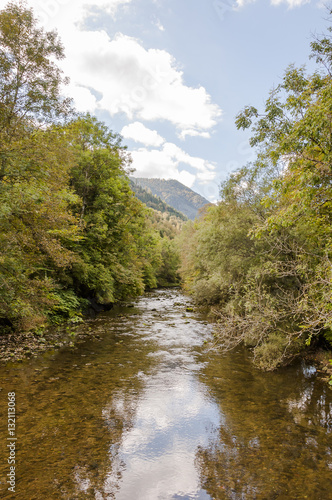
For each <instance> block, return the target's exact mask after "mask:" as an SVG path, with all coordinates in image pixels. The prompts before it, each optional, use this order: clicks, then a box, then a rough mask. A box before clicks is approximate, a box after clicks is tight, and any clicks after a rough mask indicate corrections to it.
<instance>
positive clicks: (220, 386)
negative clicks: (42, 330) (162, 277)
mask: <svg viewBox="0 0 332 500" xmlns="http://www.w3.org/2000/svg"><path fill="white" fill-rule="evenodd" d="M188 305H190V299H189V298H188V297H186V296H184V295H183V294H182V293H181V291H180V290H177V289H164V290H157V291H153V292H151V293H148V294H146V295H144V296H143V297H141V298H139V299H137V300H136V301H133V302H132V303H130V304H129V303H128V304H127V306H123V307H121V308H120V307H117V308H115V309H113V310H112V311H109V312H105V313H102V314H101V315H99V316H98V317H97V318H96V319H91V320H88V321H87V322H85V323H84V324H82V325H80V326H79V327H78V328H77V329H76V331H75V334H76V335H77V336H78V338H79V339H80V340H78V341H77V342H76V343H74V344H72V345H67V346H65V347H62V348H61V349H58V350H53V351H49V352H47V353H46V354H44V355H42V356H39V357H38V358H34V359H30V360H27V361H24V362H23V363H10V364H7V366H2V367H1V368H0V386H1V392H0V398H1V422H0V436H2V438H1V445H0V446H1V448H0V450H1V457H2V458H1V463H0V481H1V484H0V497H1V498H3V499H7V498H8V499H10V498H13V499H14V498H15V499H17V500H53V499H56V500H62V499H68V500H73V499H96V500H104V499H116V500H169V499H174V500H175V499H183V500H189V499H190V500H191V499H192V500H194V499H197V500H211V499H234V500H240V499H241V500H242V499H244V500H253V499H259V500H263V499H265V500H273V499H279V500H289V499H291V500H292V499H301V500H303V499H309V500H329V499H332V439H331V437H332V436H331V430H332V420H331V416H332V391H331V390H329V389H328V387H327V386H326V385H324V384H323V383H322V382H321V381H320V380H319V379H318V378H317V377H316V375H315V369H314V368H313V367H311V366H309V365H305V364H304V363H303V362H301V363H300V362H299V363H297V364H295V365H293V366H290V367H287V368H284V369H282V370H279V371H277V372H273V373H262V372H260V371H258V370H256V369H254V368H253V366H252V364H251V362H250V359H249V354H248V351H246V350H244V349H242V348H238V349H237V350H236V351H233V352H230V353H227V354H224V355H222V354H221V353H219V352H217V351H215V350H214V349H211V340H213V338H212V335H211V325H210V324H209V323H208V321H207V320H206V318H205V317H204V316H203V315H201V314H200V313H199V312H195V311H193V312H187V311H186V307H187V306H188ZM85 333H89V335H86V337H83V336H84V334H85ZM91 333H92V334H93V336H91V335H90V334H91ZM9 392H15V398H16V399H15V403H16V429H15V436H16V437H17V440H15V483H16V484H15V493H12V492H10V491H8V486H9V484H8V483H7V479H8V476H7V474H8V473H9V464H8V461H7V458H8V453H9V449H10V448H9V447H7V444H8V442H9V443H11V441H10V440H8V439H7V437H8V429H7V404H8V403H7V402H8V396H7V395H8V393H9Z"/></svg>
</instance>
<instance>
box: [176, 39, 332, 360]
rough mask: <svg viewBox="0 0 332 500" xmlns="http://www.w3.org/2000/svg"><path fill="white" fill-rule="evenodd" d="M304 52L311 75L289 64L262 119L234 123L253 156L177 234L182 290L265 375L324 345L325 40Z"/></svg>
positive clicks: (331, 211) (330, 306)
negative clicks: (247, 132) (247, 134)
mask: <svg viewBox="0 0 332 500" xmlns="http://www.w3.org/2000/svg"><path fill="white" fill-rule="evenodd" d="M311 45H312V57H313V58H314V59H315V60H316V62H317V71H316V72H315V73H314V74H312V75H308V74H306V71H305V69H304V68H300V69H297V68H295V67H293V66H290V67H289V68H288V69H287V71H286V72H285V75H284V78H283V80H282V82H281V83H280V85H278V87H277V88H275V89H274V90H273V91H272V92H271V93H270V95H269V97H268V99H267V101H266V104H265V109H264V110H263V111H262V112H259V111H258V110H257V109H256V108H254V107H246V108H245V109H244V110H243V111H242V112H241V113H240V114H239V115H238V116H237V118H236V124H237V127H238V128H239V129H240V128H242V129H246V128H251V130H252V132H253V135H252V138H251V141H250V142H251V146H252V147H255V148H256V151H257V159H256V161H255V162H253V163H251V164H249V165H246V166H244V167H243V168H241V169H240V170H239V171H237V172H235V173H233V174H231V175H230V177H229V179H228V180H227V181H226V182H224V184H223V185H222V188H221V201H220V203H219V204H218V206H212V207H210V208H208V209H207V211H206V214H205V215H204V216H203V217H202V218H201V219H200V220H199V221H198V222H195V223H191V224H187V225H186V226H185V228H184V229H183V231H182V234H181V236H180V247H181V254H182V276H183V278H184V280H185V285H186V287H187V289H188V290H189V291H190V292H191V293H193V294H194V296H195V298H196V300H197V302H198V303H200V304H209V305H212V306H213V312H214V315H215V317H216V318H217V319H218V327H217V340H218V342H219V345H221V346H223V347H224V348H225V349H227V348H231V347H234V346H236V345H237V344H238V343H240V342H244V343H245V344H246V345H248V346H250V347H252V348H253V352H254V355H255V361H256V364H257V365H258V366H260V367H262V368H264V369H274V368H275V367H277V366H279V365H282V364H284V363H287V362H289V361H290V360H292V359H293V358H294V357H296V356H298V355H299V354H300V353H302V352H303V351H304V350H305V349H307V348H311V347H312V346H315V345H316V346H317V344H320V345H321V346H325V347H327V348H328V347H329V348H331V346H332V134H331V124H332V78H331V75H332V41H331V36H330V33H329V34H328V35H327V36H325V37H322V38H321V39H317V40H315V41H314V42H313V43H312V44H311Z"/></svg>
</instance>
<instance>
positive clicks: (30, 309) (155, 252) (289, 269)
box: [0, 3, 332, 369]
mask: <svg viewBox="0 0 332 500" xmlns="http://www.w3.org/2000/svg"><path fill="white" fill-rule="evenodd" d="M312 49H313V57H314V58H316V61H317V64H318V69H317V72H315V73H314V74H313V75H306V73H305V70H304V69H303V68H300V69H296V68H294V67H290V68H288V70H287V71H286V74H285V76H284V79H283V81H282V83H281V84H280V85H279V86H278V87H277V88H276V89H275V90H273V92H272V93H271V95H270V97H269V98H268V100H267V101H266V109H265V111H264V113H263V114H262V115H260V114H259V113H258V110H257V109H256V108H253V107H247V108H245V109H244V110H243V112H242V113H240V114H239V115H238V117H237V126H238V128H248V127H252V130H253V137H252V139H251V144H252V146H253V147H257V150H258V154H257V160H256V161H255V162H254V163H253V164H250V165H247V166H245V167H243V168H242V169H241V170H239V171H238V172H236V173H234V174H232V175H231V176H230V178H229V179H228V180H227V181H226V182H225V183H224V184H223V185H222V188H221V201H220V203H218V205H216V206H213V205H210V206H208V207H206V209H205V212H204V213H203V214H202V215H201V217H200V219H199V220H196V221H194V222H192V221H188V222H184V221H183V220H181V218H177V216H176V213H174V214H173V215H171V214H170V213H169V214H168V215H165V213H161V212H160V211H156V210H152V209H149V208H147V206H146V205H145V204H144V203H142V202H141V201H140V200H139V199H138V197H137V196H135V194H134V193H133V191H132V189H131V184H130V180H129V175H130V174H131V173H132V169H131V159H130V155H129V154H128V153H127V152H126V148H125V146H123V145H122V143H121V137H120V136H119V135H118V134H116V133H113V132H112V131H110V130H109V129H108V128H107V127H106V126H105V125H104V124H103V123H101V122H99V121H98V120H97V119H96V118H95V117H93V116H91V115H89V114H78V113H76V112H75V110H74V109H73V108H72V103H71V101H70V99H65V98H63V97H62V95H61V91H60V90H61V87H62V85H63V84H65V83H66V79H65V78H64V76H63V74H62V72H61V71H60V69H59V68H58V66H57V64H56V60H60V59H62V58H63V57H64V52H63V47H62V45H61V42H60V41H59V39H58V37H57V34H56V33H54V32H45V31H44V30H43V29H41V28H39V27H38V24H37V21H36V19H35V17H34V14H33V11H32V10H31V9H28V8H26V6H25V4H24V3H19V4H15V3H9V4H8V6H7V7H6V8H5V9H3V10H2V11H1V12H0V75H1V80H0V243H1V244H0V249H1V250H0V283H1V286H0V326H1V331H2V333H5V334H6V333H12V332H16V334H17V333H18V332H19V333H22V332H30V334H31V335H42V334H43V332H44V329H45V327H46V326H48V325H52V324H59V323H62V322H64V321H66V320H70V321H71V322H77V321H80V318H81V312H82V311H83V310H84V309H86V308H87V307H88V306H89V304H95V305H97V306H98V307H101V308H102V307H105V308H107V307H109V306H110V305H111V304H113V303H115V302H119V301H121V300H124V299H126V298H128V297H134V296H137V295H140V294H142V293H143V292H144V290H145V289H147V288H155V287H157V286H159V285H165V284H169V283H173V284H174V283H178V282H179V274H178V269H179V265H180V256H181V269H180V272H181V276H182V280H183V284H184V286H185V288H186V289H187V290H188V291H189V292H190V293H192V294H193V296H194V297H195V299H196V302H197V303H198V304H201V305H209V306H211V307H212V310H213V313H214V315H215V317H216V318H217V319H218V323H217V333H216V342H217V343H219V345H220V346H222V347H223V348H226V349H227V348H231V347H234V346H235V345H237V344H239V343H245V344H246V345H248V346H250V347H252V348H253V352H254V359H255V362H256V364H257V365H258V366H259V367H261V368H263V369H274V368H276V367H278V366H280V365H282V364H285V363H287V362H289V361H290V360H292V359H294V357H296V356H298V355H299V354H301V353H302V352H303V351H305V350H306V349H308V347H310V348H311V347H312V346H315V345H317V344H319V343H320V344H321V345H323V344H324V346H325V347H327V348H330V347H331V342H332V333H331V328H332V317H331V309H332V306H331V278H332V276H331V251H332V232H331V215H332V213H331V208H332V188H331V164H332V162H331V160H332V153H331V150H332V136H331V116H332V80H331V70H332V43H331V39H330V37H329V36H327V37H325V38H321V39H319V40H316V41H315V42H313V43H312ZM141 196H143V195H142V193H141ZM145 196H146V195H145ZM143 197H144V196H143ZM150 202H151V203H152V204H153V206H154V204H156V205H157V206H159V207H161V206H162V205H161V204H160V202H159V201H158V200H157V199H156V198H154V199H153V200H152V201H151V200H150ZM179 254H180V256H179ZM3 338H4V337H3ZM22 341H23V340H22Z"/></svg>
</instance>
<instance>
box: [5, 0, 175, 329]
mask: <svg viewBox="0 0 332 500" xmlns="http://www.w3.org/2000/svg"><path fill="white" fill-rule="evenodd" d="M63 57H64V53H63V47H62V45H61V42H60V41H59V39H58V37H57V35H56V33H54V32H45V31H44V30H42V29H41V28H39V27H38V24H37V21H36V19H35V17H34V14H33V11H32V10H31V9H28V8H26V6H25V5H24V3H19V4H15V3H9V4H8V6H7V7H6V8H5V9H4V10H2V11H1V12H0V75H1V81H0V143H1V146H0V180H1V183H0V203H1V205H0V206H1V208H0V243H1V244H0V248H1V253H0V280H1V287H0V290H1V291H0V322H1V329H2V331H13V330H14V331H16V332H22V331H34V332H37V333H38V332H39V333H40V332H42V331H43V329H44V327H45V326H46V325H49V324H52V323H53V324H54V323H60V322H62V321H63V320H66V319H71V320H72V321H76V320H78V319H79V312H80V311H81V310H83V309H84V308H86V307H87V306H88V305H89V303H91V302H92V303H97V304H99V305H101V306H105V307H107V306H108V305H110V304H112V303H114V302H118V301H120V300H123V299H126V298H127V297H132V296H137V295H139V294H141V293H142V292H143V291H144V290H145V289H146V288H147V287H148V288H154V287H156V286H157V285H158V284H160V283H164V282H176V281H177V279H178V277H177V274H176V267H177V265H178V262H177V258H176V255H175V253H174V252H172V245H173V243H172V241H171V240H172V238H173V236H174V234H175V233H176V229H175V228H174V227H173V229H172V230H173V233H174V234H171V235H170V234H168V236H167V235H166V234H164V233H165V231H164V232H160V231H159V230H156V228H155V227H154V225H153V223H154V219H155V217H156V216H155V215H153V212H152V211H151V210H149V209H147V208H146V206H145V205H144V204H143V203H142V202H141V201H139V199H138V198H137V197H136V196H135V195H134V193H133V192H132V190H131V189H130V182H129V178H128V174H129V173H130V172H131V171H132V170H131V168H130V162H131V160H130V157H129V155H128V153H127V152H126V148H125V147H124V146H122V144H121V138H120V137H119V135H117V134H115V133H113V132H112V131H110V130H109V129H108V128H107V127H106V126H105V125H104V124H103V123H100V122H99V121H98V120H97V119H96V118H95V117H93V116H91V115H89V114H86V115H79V114H77V113H75V111H74V110H73V109H72V106H71V101H70V100H69V99H64V98H63V97H62V96H61V93H60V88H61V86H62V85H63V84H65V83H66V79H65V78H64V77H63V75H62V72H61V71H60V69H59V67H58V66H57V65H56V63H55V62H54V61H56V60H60V59H62V58H63ZM169 232H170V231H169ZM171 232H172V231H171ZM170 236H172V238H170Z"/></svg>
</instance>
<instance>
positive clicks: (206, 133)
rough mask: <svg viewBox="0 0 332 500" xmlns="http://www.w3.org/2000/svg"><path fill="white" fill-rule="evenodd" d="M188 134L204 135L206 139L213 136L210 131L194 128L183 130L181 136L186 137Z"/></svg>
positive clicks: (192, 135) (191, 135) (194, 135)
mask: <svg viewBox="0 0 332 500" xmlns="http://www.w3.org/2000/svg"><path fill="white" fill-rule="evenodd" d="M187 135H189V136H190V137H204V138H205V139H210V137H211V135H210V133H209V132H201V131H199V130H194V129H187V130H182V132H181V133H180V136H179V137H180V139H185V138H186V137H187Z"/></svg>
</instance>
